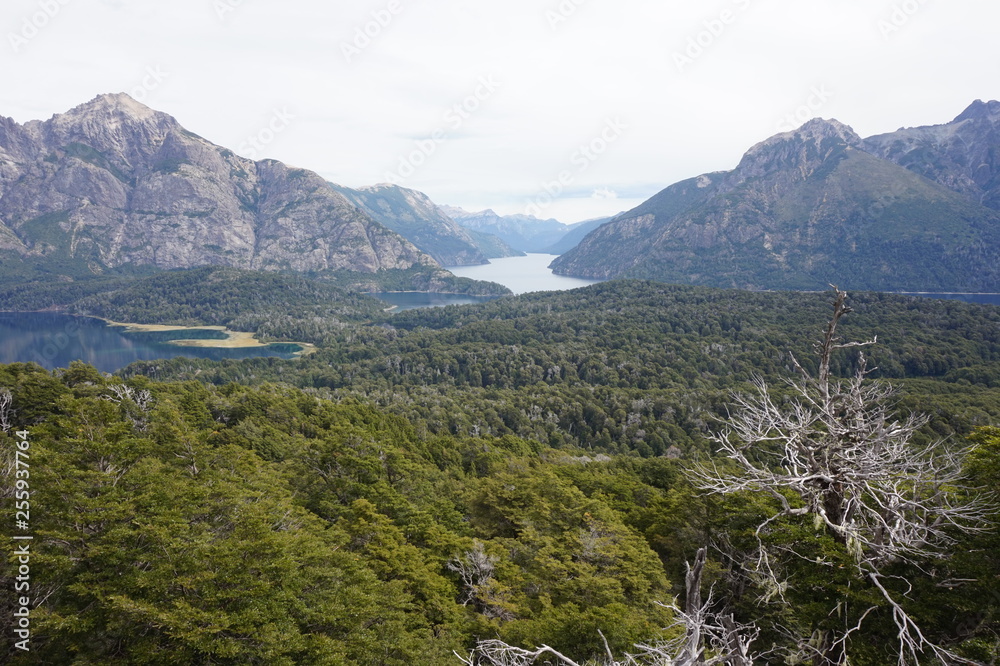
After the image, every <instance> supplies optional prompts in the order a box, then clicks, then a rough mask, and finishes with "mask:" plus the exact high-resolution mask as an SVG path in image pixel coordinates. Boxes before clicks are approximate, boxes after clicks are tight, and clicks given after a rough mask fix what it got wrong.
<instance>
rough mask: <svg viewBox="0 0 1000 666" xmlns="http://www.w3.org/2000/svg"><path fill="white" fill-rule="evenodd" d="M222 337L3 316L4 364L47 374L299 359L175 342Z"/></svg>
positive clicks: (269, 350) (0, 350)
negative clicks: (150, 364)
mask: <svg viewBox="0 0 1000 666" xmlns="http://www.w3.org/2000/svg"><path fill="white" fill-rule="evenodd" d="M219 337H224V335H223V334H221V333H219V332H216V331H204V332H202V331H190V330H188V331H177V332H170V333H163V332H158V333H125V332H124V330H123V329H122V328H120V327H113V326H109V325H108V324H107V323H105V322H103V321H101V320H100V319H94V318H92V317H75V316H72V315H65V314H57V313H51V312H0V363H27V362H33V363H37V364H39V365H41V366H42V367H44V368H47V369H49V370H52V369H54V368H65V367H67V366H69V364H70V363H71V362H72V361H76V360H80V361H84V362H85V363H89V364H91V365H93V366H94V367H96V368H97V369H98V370H100V371H102V372H115V371H116V370H120V369H121V368H124V367H125V366H126V365H128V364H129V363H132V362H133V361H140V360H146V361H148V360H153V359H161V358H174V357H176V356H186V357H189V358H210V359H215V360H221V359H227V358H250V357H256V356H278V357H281V358H293V357H294V356H295V352H297V351H299V349H300V348H299V346H298V345H293V344H277V345H269V346H267V347H248V348H243V349H229V348H219V347H183V346H179V345H174V344H170V343H169V340H171V339H174V340H177V339H185V340H191V339H197V338H202V339H205V338H219Z"/></svg>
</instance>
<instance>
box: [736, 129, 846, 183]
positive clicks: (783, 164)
mask: <svg viewBox="0 0 1000 666" xmlns="http://www.w3.org/2000/svg"><path fill="white" fill-rule="evenodd" d="M862 143H863V140H862V139H861V137H860V136H858V134H857V133H856V132H855V131H854V130H853V129H851V128H850V127H849V126H848V125H845V124H844V123H841V122H839V121H837V120H832V119H831V120H826V119H823V118H814V119H812V120H810V121H809V122H807V123H806V124H804V125H802V127H800V128H798V129H796V130H792V131H791V132H783V133H781V134H776V135H774V136H772V137H770V138H769V139H765V140H764V141H761V142H760V143H758V144H757V145H756V146H754V147H753V148H751V149H750V150H748V151H747V152H746V154H745V155H744V156H743V159H742V160H741V161H740V164H739V166H738V167H737V168H736V171H735V172H733V175H734V177H735V182H734V183H732V184H736V183H739V182H742V181H743V180H745V179H746V178H757V177H760V176H763V175H766V174H769V173H774V172H776V171H789V172H790V173H797V174H798V175H800V176H801V177H808V176H809V174H811V173H812V172H813V171H814V170H815V169H816V168H818V167H819V165H820V164H822V163H823V162H825V161H826V160H828V159H830V158H831V157H834V156H836V155H838V154H842V153H843V152H844V150H845V148H848V147H853V148H857V147H859V146H861V145H862Z"/></svg>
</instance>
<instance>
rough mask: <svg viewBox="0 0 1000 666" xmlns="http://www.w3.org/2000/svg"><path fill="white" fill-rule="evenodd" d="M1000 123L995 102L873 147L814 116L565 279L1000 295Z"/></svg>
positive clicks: (565, 268) (587, 248) (701, 183)
mask: <svg viewBox="0 0 1000 666" xmlns="http://www.w3.org/2000/svg"><path fill="white" fill-rule="evenodd" d="M998 116H1000V105H998V104H997V103H996V102H991V103H989V104H984V103H982V102H976V103H975V104H973V105H972V106H971V107H969V109H967V110H966V112H965V113H963V114H962V115H960V116H959V117H958V118H956V120H955V121H953V122H952V123H950V124H948V125H944V126H937V127H935V128H917V129H910V130H900V131H899V132H897V133H894V134H891V135H882V136H880V137H872V138H871V139H868V140H864V139H862V138H861V137H859V136H858V135H857V134H856V133H855V132H854V131H853V130H852V129H851V128H850V127H848V126H847V125H844V124H842V123H840V122H837V121H835V120H821V119H815V120H812V121H810V122H808V123H806V124H805V125H803V126H802V127H801V128H799V129H798V130H795V131H792V132H786V133H782V134H778V135H776V136H773V137H771V138H769V139H767V140H765V141H763V142H761V143H759V144H757V145H756V146H754V147H752V148H751V149H750V150H749V151H747V153H746V154H745V155H744V157H743V159H742V160H741V161H740V164H739V165H738V166H737V167H736V168H735V169H734V170H732V171H729V172H716V173H709V174H703V175H701V176H698V177H696V178H692V179H689V180H685V181H681V182H679V183H676V184H674V185H671V186H670V187H668V188H666V189H665V190H663V191H661V192H660V193H658V194H657V195H655V196H654V197H652V198H651V199H649V200H648V201H646V202H644V203H643V204H641V205H640V206H638V207H636V208H635V209H633V210H631V211H628V212H626V213H623V214H621V215H619V216H617V217H615V218H614V219H613V220H612V221H611V222H609V223H607V224H604V225H603V226H601V227H600V228H598V229H597V230H595V231H593V232H592V233H590V234H589V235H588V236H587V237H586V238H585V239H584V240H583V241H582V242H581V243H580V244H579V245H578V246H577V247H576V248H574V249H573V250H571V251H569V252H568V253H566V254H564V255H563V256H561V257H559V258H558V259H556V260H555V261H554V262H553V263H552V267H553V270H554V271H555V272H556V273H557V274H562V275H572V276H577V277H589V278H605V279H606V278H613V277H642V278H651V279H656V280H660V281H665V282H677V283H688V284H701V285H708V286H719V287H739V288H750V289H823V288H826V287H827V285H828V284H830V283H835V284H838V285H839V286H841V287H844V288H851V289H874V290H883V291H997V290H1000V213H998V212H997V210H995V207H996V206H995V203H996V192H997V168H996V165H997V160H996V156H997V154H998V152H1000V142H998V141H997V131H996V128H997V121H998ZM984 204H993V207H988V206H986V205H984Z"/></svg>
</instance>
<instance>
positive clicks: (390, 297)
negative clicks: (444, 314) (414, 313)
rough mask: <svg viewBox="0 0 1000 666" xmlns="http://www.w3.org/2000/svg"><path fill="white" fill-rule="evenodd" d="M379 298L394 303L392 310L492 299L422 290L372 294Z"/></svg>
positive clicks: (437, 306)
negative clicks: (431, 292)
mask: <svg viewBox="0 0 1000 666" xmlns="http://www.w3.org/2000/svg"><path fill="white" fill-rule="evenodd" d="M372 295H373V296H375V297H376V298H378V299H379V300H383V301H385V302H386V303H389V304H391V305H394V306H396V307H394V308H393V309H392V311H393V312H402V311H403V310H417V309H419V308H441V307H444V306H446V305H472V304H473V303H485V302H486V301H491V300H493V297H492V296H465V295H464V294H429V293H426V292H423V291H388V292H381V293H377V294H372Z"/></svg>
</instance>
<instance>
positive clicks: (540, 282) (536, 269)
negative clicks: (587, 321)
mask: <svg viewBox="0 0 1000 666" xmlns="http://www.w3.org/2000/svg"><path fill="white" fill-rule="evenodd" d="M556 256H557V255H554V254H529V255H528V256H526V257H506V258H504V259H490V263H489V264H487V265H485V266H456V267H454V268H451V267H449V268H448V270H449V271H451V272H452V273H454V274H455V275H457V276H458V277H466V278H472V279H473V280H486V281H487V282H499V283H500V284H502V285H503V286H505V287H507V288H508V289H510V290H511V291H512V292H514V293H515V294H526V293H528V292H532V291H565V290H566V289H576V288H577V287H586V286H588V285H591V284H597V283H598V282H601V280H583V279H581V278H572V277H564V276H562V275H554V274H553V273H552V271H551V270H550V269H549V264H551V263H552V261H553V260H554V259H555V258H556Z"/></svg>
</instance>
